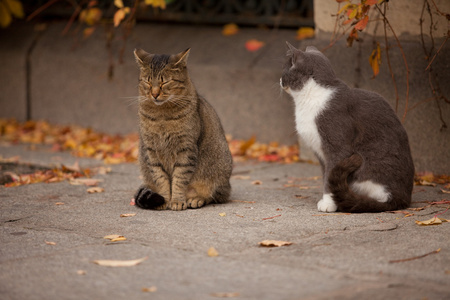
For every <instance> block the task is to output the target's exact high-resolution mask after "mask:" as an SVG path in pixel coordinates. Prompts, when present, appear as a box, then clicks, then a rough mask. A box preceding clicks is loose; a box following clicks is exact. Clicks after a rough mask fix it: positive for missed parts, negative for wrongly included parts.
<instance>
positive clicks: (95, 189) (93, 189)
mask: <svg viewBox="0 0 450 300" xmlns="http://www.w3.org/2000/svg"><path fill="white" fill-rule="evenodd" d="M86 191H87V192H88V193H89V194H94V193H103V192H104V191H105V189H104V188H101V187H98V186H96V187H91V188H88V189H87V190H86Z"/></svg>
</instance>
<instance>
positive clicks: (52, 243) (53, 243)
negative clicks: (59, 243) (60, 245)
mask: <svg viewBox="0 0 450 300" xmlns="http://www.w3.org/2000/svg"><path fill="white" fill-rule="evenodd" d="M45 243H46V244H47V245H51V246H54V245H56V243H55V242H48V241H45Z"/></svg>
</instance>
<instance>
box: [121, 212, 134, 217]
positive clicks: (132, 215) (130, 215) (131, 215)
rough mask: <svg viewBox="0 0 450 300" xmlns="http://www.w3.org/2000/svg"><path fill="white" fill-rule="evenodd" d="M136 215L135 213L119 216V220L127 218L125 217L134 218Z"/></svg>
mask: <svg viewBox="0 0 450 300" xmlns="http://www.w3.org/2000/svg"><path fill="white" fill-rule="evenodd" d="M135 215H136V213H134V214H120V217H121V218H127V217H134V216H135Z"/></svg>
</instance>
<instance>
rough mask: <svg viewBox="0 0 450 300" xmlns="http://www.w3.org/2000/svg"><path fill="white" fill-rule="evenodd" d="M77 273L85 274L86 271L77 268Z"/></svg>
mask: <svg viewBox="0 0 450 300" xmlns="http://www.w3.org/2000/svg"><path fill="white" fill-rule="evenodd" d="M77 274H78V275H86V271H85V270H78V271H77Z"/></svg>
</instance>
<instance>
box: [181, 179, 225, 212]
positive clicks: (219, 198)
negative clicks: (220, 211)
mask: <svg viewBox="0 0 450 300" xmlns="http://www.w3.org/2000/svg"><path fill="white" fill-rule="evenodd" d="M230 192H231V186H230V184H229V183H226V184H224V185H221V186H219V187H216V185H214V184H212V183H201V182H195V183H192V184H191V185H190V187H189V190H188V193H187V195H186V196H187V197H186V198H187V205H188V208H200V207H202V206H204V205H206V204H209V203H211V202H216V203H224V202H227V201H228V198H229V197H230Z"/></svg>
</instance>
